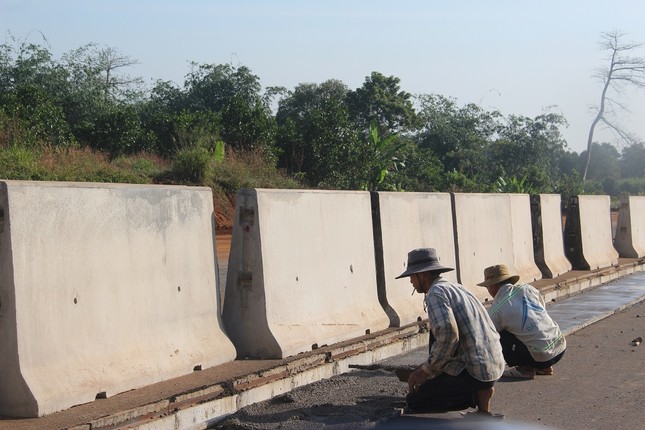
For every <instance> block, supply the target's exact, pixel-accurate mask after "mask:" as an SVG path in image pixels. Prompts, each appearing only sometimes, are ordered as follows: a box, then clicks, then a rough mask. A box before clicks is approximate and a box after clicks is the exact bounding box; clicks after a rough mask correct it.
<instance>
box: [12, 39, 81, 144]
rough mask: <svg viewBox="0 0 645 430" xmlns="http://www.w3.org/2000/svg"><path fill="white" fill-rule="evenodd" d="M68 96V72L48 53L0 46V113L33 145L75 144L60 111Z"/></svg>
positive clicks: (33, 46) (21, 45) (28, 46)
mask: <svg viewBox="0 0 645 430" xmlns="http://www.w3.org/2000/svg"><path fill="white" fill-rule="evenodd" d="M68 93H69V85H68V82H67V72H66V70H65V69H64V68H63V67H62V66H61V65H60V64H58V63H57V62H56V61H54V59H53V58H52V55H51V53H50V52H49V50H47V49H46V48H43V47H42V46H39V45H37V44H31V43H18V44H16V46H14V45H11V44H9V43H6V44H3V45H0V110H2V111H3V112H4V115H5V119H6V120H11V121H14V124H18V126H19V127H21V128H24V129H25V130H27V131H28V133H29V134H30V135H32V136H34V138H35V140H36V142H34V143H47V144H51V145H56V146H68V145H74V144H75V140H74V137H73V136H72V134H71V132H70V127H69V124H68V123H67V121H66V118H65V114H64V111H63V109H62V108H61V100H62V99H63V98H64V97H65V95H66V94H68Z"/></svg>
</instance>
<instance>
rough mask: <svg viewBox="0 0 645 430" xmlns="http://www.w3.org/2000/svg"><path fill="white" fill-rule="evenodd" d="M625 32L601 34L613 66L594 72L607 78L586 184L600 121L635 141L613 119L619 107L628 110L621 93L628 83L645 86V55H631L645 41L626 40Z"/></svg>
mask: <svg viewBox="0 0 645 430" xmlns="http://www.w3.org/2000/svg"><path fill="white" fill-rule="evenodd" d="M624 36H625V33H621V32H618V31H613V32H609V33H603V34H602V36H601V42H600V47H601V49H602V50H604V51H607V52H608V60H609V66H608V67H606V68H599V69H598V70H596V73H594V75H593V76H594V77H596V78H598V79H599V80H600V81H602V82H603V88H602V93H601V95H600V106H599V107H597V112H596V117H595V118H594V120H593V121H592V123H591V127H590V128H589V137H588V138H587V160H586V163H585V170H584V173H583V175H582V182H583V184H584V182H585V180H586V179H587V171H588V170H589V160H590V159H591V146H592V143H593V135H594V131H595V129H596V125H598V123H601V122H602V123H603V124H604V125H605V126H606V127H607V128H608V129H610V130H611V131H612V132H613V133H614V134H616V135H617V136H618V137H619V138H620V139H621V140H623V141H624V142H626V143H627V144H632V143H634V138H633V137H632V136H631V134H630V133H629V132H628V131H627V130H626V129H625V128H623V127H622V126H620V125H619V124H618V123H617V122H615V121H614V120H613V118H614V115H615V113H616V111H618V110H623V111H628V109H627V107H626V106H625V105H624V104H622V103H621V101H620V96H621V95H623V94H624V90H625V89H626V88H627V87H633V88H637V89H638V88H640V89H645V59H644V58H643V57H634V56H631V55H629V54H630V53H632V52H633V51H634V50H635V49H637V48H639V47H640V46H642V43H633V42H629V43H626V42H623V40H622V38H624Z"/></svg>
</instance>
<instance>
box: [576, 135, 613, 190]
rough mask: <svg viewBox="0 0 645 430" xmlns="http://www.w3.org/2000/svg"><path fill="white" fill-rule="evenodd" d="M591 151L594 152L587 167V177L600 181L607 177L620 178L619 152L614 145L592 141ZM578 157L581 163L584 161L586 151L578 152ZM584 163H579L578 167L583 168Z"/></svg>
mask: <svg viewBox="0 0 645 430" xmlns="http://www.w3.org/2000/svg"><path fill="white" fill-rule="evenodd" d="M592 151H593V153H594V154H595V155H594V157H593V158H592V159H591V162H590V164H589V166H588V168H587V179H590V180H595V181H602V180H604V179H607V178H611V179H614V180H616V179H619V178H620V166H619V158H620V154H619V153H618V150H617V149H616V147H615V146H613V145H611V144H609V143H606V142H605V143H602V144H600V145H599V144H597V143H594V144H593V146H592ZM580 159H581V161H582V162H583V163H586V160H587V152H586V151H583V152H582V153H581V154H580ZM584 167H585V166H584V165H581V166H580V168H581V169H582V168H584Z"/></svg>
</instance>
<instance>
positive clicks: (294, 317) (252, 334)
mask: <svg viewBox="0 0 645 430" xmlns="http://www.w3.org/2000/svg"><path fill="white" fill-rule="evenodd" d="M223 319H224V325H225V328H226V332H227V334H228V335H229V337H230V338H231V340H232V341H233V343H234V344H235V346H236V349H237V352H238V357H240V358H241V357H253V358H284V357H288V356H292V355H295V354H298V353H301V352H307V351H311V350H312V349H316V348H318V347H321V346H323V345H330V344H333V343H337V342H342V341H345V340H350V339H353V338H356V337H359V336H362V335H365V334H366V333H371V332H375V331H379V330H384V329H386V328H388V326H389V318H388V316H387V315H386V313H385V311H384V310H383V308H382V307H381V305H380V303H379V300H378V292H377V288H376V269H375V256H374V244H373V230H372V219H371V205H370V194H369V192H351V191H317V190H266V189H246V190H240V191H239V192H238V195H237V200H236V208H235V225H234V227H233V233H232V237H231V251H230V254H229V260H228V275H227V280H226V293H225V298H224V311H223Z"/></svg>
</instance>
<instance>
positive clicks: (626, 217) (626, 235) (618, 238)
mask: <svg viewBox="0 0 645 430" xmlns="http://www.w3.org/2000/svg"><path fill="white" fill-rule="evenodd" d="M644 219H645V197H643V196H627V197H623V198H622V199H621V202H620V209H619V211H618V221H617V225H616V235H615V237H614V248H616V250H617V251H618V255H619V256H620V257H623V258H642V257H645V223H643V220H644Z"/></svg>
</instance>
